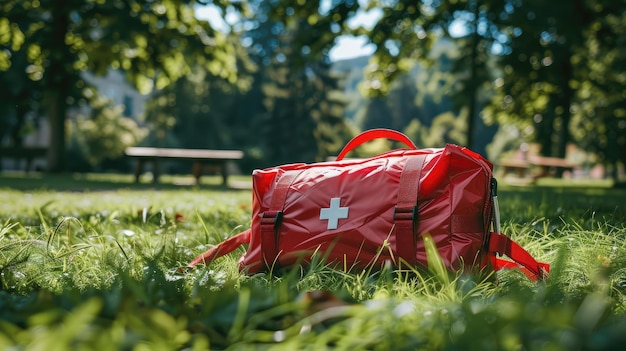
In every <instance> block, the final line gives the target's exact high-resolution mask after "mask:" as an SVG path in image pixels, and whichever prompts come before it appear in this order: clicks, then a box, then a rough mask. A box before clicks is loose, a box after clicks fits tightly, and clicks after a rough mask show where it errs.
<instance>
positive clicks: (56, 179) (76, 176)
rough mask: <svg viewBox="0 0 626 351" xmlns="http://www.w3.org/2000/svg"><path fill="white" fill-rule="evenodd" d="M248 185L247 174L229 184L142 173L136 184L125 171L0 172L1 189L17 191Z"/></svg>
mask: <svg viewBox="0 0 626 351" xmlns="http://www.w3.org/2000/svg"><path fill="white" fill-rule="evenodd" d="M250 188H251V180H250V178H249V177H243V176H242V177H237V176H234V177H230V178H229V179H228V186H226V185H224V184H223V183H222V178H221V177H220V176H204V177H202V178H201V180H200V184H198V185H197V184H196V183H195V179H194V178H193V177H191V176H173V175H163V176H161V177H160V178H159V183H156V184H155V183H153V182H152V181H151V178H150V176H149V175H144V176H142V178H141V179H140V182H139V183H135V181H134V177H133V176H132V175H128V174H93V173H73V174H44V173H32V172H31V173H24V172H4V173H0V189H13V190H20V191H26V190H27V191H34V190H41V191H69V192H83V191H112V190H120V189H129V190H193V189H203V190H220V191H241V190H249V189H250Z"/></svg>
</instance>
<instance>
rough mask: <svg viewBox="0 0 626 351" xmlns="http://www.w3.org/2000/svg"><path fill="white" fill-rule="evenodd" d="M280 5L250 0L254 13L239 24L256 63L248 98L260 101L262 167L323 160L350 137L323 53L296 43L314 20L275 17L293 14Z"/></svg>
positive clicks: (257, 125) (257, 134) (257, 127)
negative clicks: (248, 42)
mask: <svg viewBox="0 0 626 351" xmlns="http://www.w3.org/2000/svg"><path fill="white" fill-rule="evenodd" d="M312 3H313V2H311V4H312ZM307 4H309V3H308V2H307ZM280 6H281V5H280V2H279V1H258V2H251V3H250V7H251V8H252V9H253V12H254V13H255V17H254V18H251V19H249V21H250V22H248V23H245V24H244V26H246V27H248V30H247V31H246V32H245V33H243V35H242V36H243V40H244V41H248V39H251V40H250V42H251V43H252V44H251V45H250V46H249V48H250V56H251V58H252V60H253V61H254V62H255V63H257V65H258V66H259V72H258V75H257V76H255V83H254V84H255V85H256V84H258V85H256V86H257V87H258V88H259V89H260V90H259V94H257V93H253V92H252V91H253V90H254V89H253V90H251V94H254V96H249V97H250V98H251V99H250V100H249V101H250V102H251V103H252V104H256V103H257V102H260V103H261V105H262V111H261V113H258V114H257V118H255V119H254V122H253V123H252V130H253V131H254V137H253V140H255V141H256V143H257V144H258V145H259V146H260V147H259V150H260V152H261V153H262V157H263V160H264V163H265V165H266V166H267V165H275V164H281V163H291V162H312V161H315V160H324V159H325V158H326V157H327V156H330V155H335V154H336V153H337V152H339V150H340V148H341V147H342V146H343V144H344V143H345V141H347V140H348V139H349V138H350V137H351V136H352V131H351V130H349V128H348V127H347V125H346V123H345V121H344V119H343V109H344V105H345V101H344V99H343V96H342V93H341V92H340V91H339V86H338V77H335V76H334V75H333V74H332V73H331V71H330V65H329V60H328V57H327V54H326V53H324V52H320V51H316V50H313V49H311V48H309V47H307V46H298V45H297V44H296V43H299V41H298V40H300V39H298V38H301V37H303V36H309V35H311V31H312V30H314V29H313V28H315V25H313V26H311V25H310V23H311V22H310V21H309V20H308V19H307V17H304V18H302V17H300V18H298V17H297V16H295V14H294V16H293V18H291V19H290V20H288V21H285V22H282V21H276V20H275V18H276V17H275V13H277V12H281V11H286V12H285V13H287V14H289V13H293V12H292V9H284V8H282V9H281V7H280ZM321 20H323V19H321ZM312 27H313V28H312ZM319 34H320V35H323V33H319ZM259 98H260V99H259Z"/></svg>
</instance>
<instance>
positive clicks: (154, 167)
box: [152, 159, 161, 184]
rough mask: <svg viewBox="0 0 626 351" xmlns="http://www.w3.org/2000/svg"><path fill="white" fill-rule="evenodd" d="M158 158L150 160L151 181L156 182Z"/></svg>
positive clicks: (157, 180)
mask: <svg viewBox="0 0 626 351" xmlns="http://www.w3.org/2000/svg"><path fill="white" fill-rule="evenodd" d="M159 163H160V162H159V160H158V159H155V160H152V183H154V184H156V183H158V182H159V176H160V173H161V172H160V169H159Z"/></svg>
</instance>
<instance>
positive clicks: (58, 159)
mask: <svg viewBox="0 0 626 351" xmlns="http://www.w3.org/2000/svg"><path fill="white" fill-rule="evenodd" d="M57 5H58V6H57V7H55V8H54V10H53V11H52V32H51V38H50V41H51V42H50V47H51V48H52V50H51V54H50V56H49V57H48V60H49V62H50V64H49V65H48V66H47V67H46V72H45V75H46V78H45V79H46V92H45V93H44V101H45V104H46V112H47V114H48V120H49V122H50V148H49V150H48V171H49V172H52V173H61V172H64V171H65V153H66V150H65V134H66V133H65V118H66V115H67V111H68V104H67V101H66V99H67V97H68V96H69V94H70V88H71V86H72V80H73V79H74V78H75V76H74V72H73V71H72V70H73V68H71V65H72V62H74V55H73V54H72V52H71V51H70V48H69V47H68V46H67V44H66V43H65V37H66V36H67V33H68V31H69V24H70V19H69V17H70V14H69V12H68V9H69V8H71V7H70V6H68V5H67V4H65V2H64V1H58V3H57Z"/></svg>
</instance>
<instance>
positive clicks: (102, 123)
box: [75, 98, 147, 166]
mask: <svg viewBox="0 0 626 351" xmlns="http://www.w3.org/2000/svg"><path fill="white" fill-rule="evenodd" d="M122 112H123V106H113V103H112V102H111V101H110V100H107V99H103V98H95V99H92V103H91V109H90V112H89V116H85V115H79V116H78V118H77V120H76V124H75V126H76V130H75V138H76V139H77V140H78V145H79V147H80V150H81V151H82V153H83V155H84V156H85V158H86V159H87V160H88V161H89V163H90V164H91V165H92V166H95V165H98V164H100V163H101V162H102V161H104V160H106V159H115V158H119V157H120V156H123V155H124V150H125V149H126V148H128V147H130V146H134V145H137V144H138V143H139V142H141V140H142V139H143V138H144V137H145V136H146V134H147V131H146V130H145V129H144V128H140V127H139V126H138V125H137V122H135V120H133V119H132V118H128V117H124V116H123V115H122Z"/></svg>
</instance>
